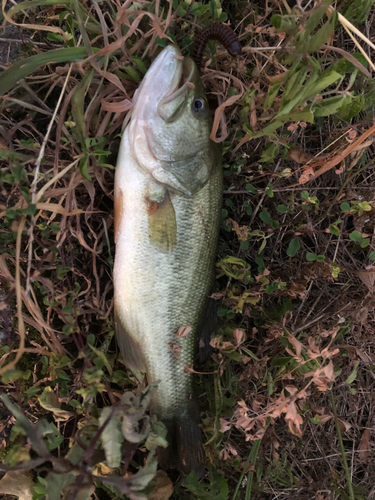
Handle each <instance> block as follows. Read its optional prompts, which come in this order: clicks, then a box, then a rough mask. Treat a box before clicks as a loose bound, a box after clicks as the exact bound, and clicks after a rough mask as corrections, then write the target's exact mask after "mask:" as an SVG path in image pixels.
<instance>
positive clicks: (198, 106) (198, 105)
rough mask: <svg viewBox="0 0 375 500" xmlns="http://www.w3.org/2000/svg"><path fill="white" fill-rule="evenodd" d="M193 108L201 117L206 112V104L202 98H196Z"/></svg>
mask: <svg viewBox="0 0 375 500" xmlns="http://www.w3.org/2000/svg"><path fill="white" fill-rule="evenodd" d="M191 107H192V110H193V112H194V113H195V114H198V115H201V114H203V113H204V112H205V111H206V103H205V101H204V99H202V98H201V97H195V98H194V100H193V102H192V105H191Z"/></svg>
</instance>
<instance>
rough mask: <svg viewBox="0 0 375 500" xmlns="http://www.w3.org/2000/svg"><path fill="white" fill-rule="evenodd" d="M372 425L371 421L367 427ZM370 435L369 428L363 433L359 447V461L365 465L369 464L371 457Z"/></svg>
mask: <svg viewBox="0 0 375 500" xmlns="http://www.w3.org/2000/svg"><path fill="white" fill-rule="evenodd" d="M369 425H370V421H368V422H367V424H366V426H369ZM370 434H371V430H370V429H369V428H367V429H365V430H364V431H363V434H362V437H361V441H360V442H359V446H358V460H359V461H360V462H361V463H362V464H363V463H365V462H367V460H368V457H369V455H370V449H369V448H370Z"/></svg>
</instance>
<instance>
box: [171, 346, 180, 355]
mask: <svg viewBox="0 0 375 500" xmlns="http://www.w3.org/2000/svg"><path fill="white" fill-rule="evenodd" d="M168 347H169V349H170V350H171V352H173V354H175V355H179V354H180V352H181V350H182V346H180V345H178V344H168Z"/></svg>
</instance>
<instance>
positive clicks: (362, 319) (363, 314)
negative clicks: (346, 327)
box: [355, 307, 368, 325]
mask: <svg viewBox="0 0 375 500" xmlns="http://www.w3.org/2000/svg"><path fill="white" fill-rule="evenodd" d="M367 317H368V308H367V307H362V309H360V310H359V311H358V312H357V314H356V315H355V319H356V320H357V321H358V322H359V323H360V324H361V325H364V324H365V323H366V321H367Z"/></svg>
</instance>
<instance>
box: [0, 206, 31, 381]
mask: <svg viewBox="0 0 375 500" xmlns="http://www.w3.org/2000/svg"><path fill="white" fill-rule="evenodd" d="M25 221H26V217H25V215H23V216H22V217H21V220H20V224H19V226H18V230H17V242H16V283H15V285H16V298H17V318H18V335H19V337H20V346H19V348H18V349H17V352H16V357H15V358H14V360H13V361H11V362H10V363H8V364H7V365H6V366H4V367H3V368H0V375H2V374H3V373H5V372H6V371H8V370H12V369H13V368H14V367H15V366H16V363H17V361H18V360H19V359H20V357H21V356H22V354H23V352H24V349H25V323H24V321H23V317H22V290H21V279H20V270H21V266H20V255H21V241H22V232H23V228H24V225H25Z"/></svg>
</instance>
